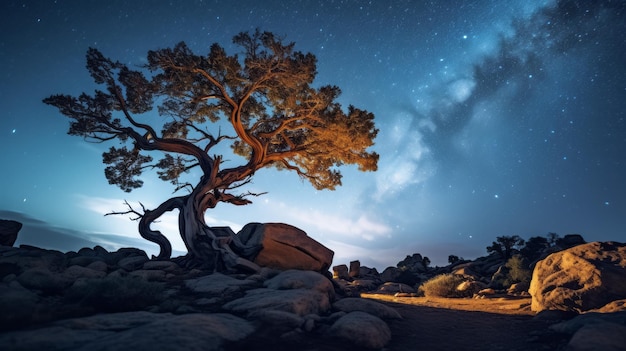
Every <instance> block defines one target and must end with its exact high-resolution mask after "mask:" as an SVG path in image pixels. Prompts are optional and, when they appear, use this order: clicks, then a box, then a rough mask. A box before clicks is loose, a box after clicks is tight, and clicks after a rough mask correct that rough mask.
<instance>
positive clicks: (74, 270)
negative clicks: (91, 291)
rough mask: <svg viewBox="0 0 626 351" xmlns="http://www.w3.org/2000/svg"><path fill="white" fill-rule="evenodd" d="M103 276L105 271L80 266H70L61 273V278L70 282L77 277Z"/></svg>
mask: <svg viewBox="0 0 626 351" xmlns="http://www.w3.org/2000/svg"><path fill="white" fill-rule="evenodd" d="M104 276H106V273H105V272H102V271H97V270H93V269H89V268H86V267H81V266H70V267H68V268H67V269H66V270H65V271H64V272H63V274H62V275H61V277H62V279H66V280H68V281H71V282H72V283H73V282H75V281H76V280H77V279H78V278H104ZM68 285H69V284H68Z"/></svg>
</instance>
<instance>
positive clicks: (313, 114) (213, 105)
mask: <svg viewBox="0 0 626 351" xmlns="http://www.w3.org/2000/svg"><path fill="white" fill-rule="evenodd" d="M233 42H234V43H235V44H236V45H238V46H239V47H240V48H241V49H242V51H243V53H244V55H243V57H239V56H238V55H228V54H227V53H226V51H225V50H224V48H222V47H221V46H220V45H218V44H213V45H212V46H211V47H210V50H209V53H208V54H207V55H206V56H200V55H196V54H194V53H193V52H192V51H191V49H190V48H189V47H188V46H187V45H186V44H185V43H184V42H181V43H179V44H177V45H176V46H175V47H173V48H167V49H160V50H155V51H150V52H148V57H147V62H148V64H147V66H146V67H145V68H146V70H143V71H135V70H131V69H130V68H128V67H127V66H126V65H125V64H122V63H120V62H117V61H112V60H110V59H108V58H106V57H104V55H103V54H102V53H100V52H99V51H98V50H97V49H94V48H90V49H89V50H88V52H87V68H88V69H89V72H90V74H91V76H92V77H93V79H94V81H95V82H96V83H98V84H103V85H104V86H105V88H106V89H105V90H104V91H102V90H97V91H96V92H95V94H94V95H93V96H89V95H87V94H84V93H83V94H82V95H80V96H79V97H73V96H69V95H53V96H50V97H49V98H47V99H45V100H44V102H45V103H47V104H50V105H53V106H55V107H57V108H58V109H59V110H60V111H61V113H63V114H65V115H66V116H68V117H69V118H70V119H71V120H72V121H71V123H70V130H69V134H70V135H78V136H82V137H83V138H85V139H87V140H89V141H95V142H104V141H108V140H112V139H116V138H117V139H119V140H120V141H121V142H122V143H123V145H124V146H122V147H111V148H110V149H109V151H107V152H105V153H104V155H103V161H104V163H105V164H107V165H108V166H107V168H106V171H105V174H106V177H107V179H108V180H109V182H110V183H111V184H115V185H118V186H119V187H120V188H121V189H123V190H124V191H131V190H132V189H135V188H138V187H141V186H142V185H143V182H141V180H139V179H138V178H137V177H139V176H140V175H141V174H142V173H143V172H144V171H145V170H146V169H155V168H156V169H157V170H158V174H159V178H161V179H162V180H166V181H171V182H172V183H174V184H178V181H179V178H180V176H181V175H182V174H183V173H186V172H189V171H190V170H191V169H193V168H200V169H202V170H203V173H204V174H205V175H207V174H210V173H211V171H214V169H215V168H217V167H219V166H220V163H221V162H222V159H221V158H220V157H213V156H209V155H210V154H209V150H211V149H212V148H213V147H215V146H216V145H217V144H218V143H220V142H224V141H229V142H230V146H231V148H232V150H233V151H234V152H235V153H236V154H238V155H241V156H243V157H244V158H245V159H247V160H248V161H247V164H246V165H245V166H244V167H245V168H246V169H247V172H243V173H242V174H239V173H241V172H235V171H236V170H238V168H236V167H235V168H231V169H228V170H223V171H222V172H221V174H220V175H221V176H222V177H221V178H226V179H229V180H231V177H232V175H230V174H232V173H238V174H237V177H235V178H234V179H232V180H231V182H233V181H242V180H244V179H247V178H248V177H250V176H251V175H252V174H253V173H254V171H255V170H257V169H260V168H263V167H276V168H278V169H284V170H292V171H295V172H297V173H298V174H299V175H300V176H302V177H303V178H305V179H307V180H308V181H310V182H311V184H313V186H314V187H315V188H317V189H334V188H335V187H336V186H337V185H340V184H341V173H340V172H339V171H338V170H337V169H336V167H337V166H341V165H344V164H356V165H358V167H359V169H360V170H363V171H371V170H375V169H376V163H377V160H378V155H377V154H376V153H373V152H372V153H370V152H367V151H366V149H367V148H368V147H370V146H372V145H373V139H374V138H375V137H376V134H377V132H378V130H377V129H376V128H375V127H374V121H373V119H374V116H373V115H372V114H371V113H369V112H367V111H363V110H359V109H357V108H355V107H353V106H349V107H348V109H347V112H344V110H343V109H342V106H341V105H340V104H339V103H338V102H336V99H337V98H338V97H339V94H340V89H339V88H338V87H336V86H331V85H325V86H321V87H320V88H313V87H312V86H311V84H312V83H313V80H314V78H315V75H316V73H317V71H316V61H317V59H316V57H315V56H314V55H313V54H311V53H307V54H304V53H301V52H299V51H295V50H294V43H289V44H284V43H282V41H281V39H280V38H278V37H276V36H275V35H274V34H272V33H269V32H260V31H258V30H257V31H256V32H254V33H252V34H251V33H240V34H238V35H237V36H235V37H234V39H233ZM157 103H158V105H155V104H157ZM155 108H156V109H157V110H158V112H159V114H160V115H161V116H163V117H164V118H163V119H161V121H163V122H162V125H161V128H160V131H159V129H156V128H154V127H153V126H151V125H149V124H147V121H150V122H155V121H158V119H155V118H154V117H153V116H149V115H146V117H145V118H144V120H145V121H146V123H144V122H142V121H140V120H139V117H137V116H135V115H142V114H146V113H148V112H150V111H152V110H153V109H155ZM220 120H227V121H228V122H229V123H230V124H231V127H232V131H233V132H234V133H233V135H230V136H225V135H221V134H219V133H217V134H215V133H210V132H209V131H208V129H207V127H208V126H209V125H211V124H214V123H215V122H218V121H220ZM128 143H131V144H132V145H129V146H130V148H129V147H128ZM154 150H160V151H163V152H164V156H163V158H162V159H161V160H160V161H158V162H156V163H152V161H153V159H152V157H151V156H144V155H143V154H142V152H145V151H154ZM173 154H174V155H173ZM229 175H230V176H229Z"/></svg>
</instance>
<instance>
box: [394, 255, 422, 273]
mask: <svg viewBox="0 0 626 351" xmlns="http://www.w3.org/2000/svg"><path fill="white" fill-rule="evenodd" d="M396 266H397V267H398V268H400V269H401V270H408V271H409V272H413V273H421V272H425V271H426V266H425V265H424V258H423V257H422V255H420V254H418V253H415V254H413V255H412V256H406V257H405V258H404V260H402V261H400V262H398V264H397V265H396Z"/></svg>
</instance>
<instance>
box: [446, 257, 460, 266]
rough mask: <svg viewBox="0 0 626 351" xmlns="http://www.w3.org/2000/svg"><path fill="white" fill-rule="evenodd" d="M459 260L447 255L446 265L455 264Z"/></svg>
mask: <svg viewBox="0 0 626 351" xmlns="http://www.w3.org/2000/svg"><path fill="white" fill-rule="evenodd" d="M460 260H461V259H460V258H459V256H457V255H449V256H448V263H450V264H455V263H457V262H459V261H460Z"/></svg>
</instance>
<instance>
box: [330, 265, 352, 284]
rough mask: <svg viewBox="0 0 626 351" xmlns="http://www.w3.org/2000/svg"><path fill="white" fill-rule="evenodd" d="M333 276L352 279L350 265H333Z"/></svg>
mask: <svg viewBox="0 0 626 351" xmlns="http://www.w3.org/2000/svg"><path fill="white" fill-rule="evenodd" d="M333 278H334V279H343V280H350V274H349V273H348V266H346V265H345V264H340V265H337V266H333Z"/></svg>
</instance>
